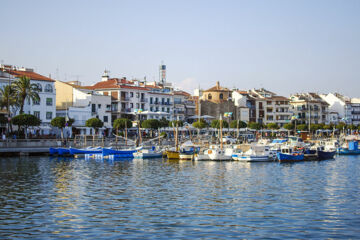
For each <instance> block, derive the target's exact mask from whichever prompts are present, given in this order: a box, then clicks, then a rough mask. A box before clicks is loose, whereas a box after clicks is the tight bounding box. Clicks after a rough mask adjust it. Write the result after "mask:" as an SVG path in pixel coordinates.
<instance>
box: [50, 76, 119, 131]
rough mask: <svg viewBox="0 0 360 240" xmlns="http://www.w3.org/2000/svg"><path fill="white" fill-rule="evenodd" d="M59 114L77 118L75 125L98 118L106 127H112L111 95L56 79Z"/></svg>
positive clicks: (82, 124) (83, 124) (78, 125)
mask: <svg viewBox="0 0 360 240" xmlns="http://www.w3.org/2000/svg"><path fill="white" fill-rule="evenodd" d="M55 85H56V88H57V93H58V95H57V102H56V105H57V116H65V115H66V114H65V113H67V114H68V117H69V118H73V119H74V120H75V122H74V126H77V127H80V126H85V122H86V120H88V119H90V118H98V119H100V120H101V121H102V122H103V123H104V127H105V128H111V127H112V125H111V97H110V96H104V95H101V94H99V93H98V92H96V91H94V90H92V89H89V88H88V87H82V86H80V85H75V84H73V83H71V82H62V81H56V83H55Z"/></svg>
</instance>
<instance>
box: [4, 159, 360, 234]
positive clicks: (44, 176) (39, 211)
mask: <svg viewBox="0 0 360 240" xmlns="http://www.w3.org/2000/svg"><path fill="white" fill-rule="evenodd" d="M0 184H1V188H0V238H1V239H27V238H31V239H44V238H74V239H100V238H102V239H103V238H105V239H199V238H202V239H239V238H273V239H284V238H297V239H299V238H300V239H314V238H320V239H325V238H340V239H355V238H359V236H360V156H337V157H336V159H335V160H326V161H309V162H299V163H292V164H280V163H278V162H268V163H243V162H235V161H233V162H212V161H204V162H194V161H168V160H163V159H153V160H135V159H134V160H121V161H109V160H95V159H90V160H86V159H81V158H79V159H72V158H71V159H70V158H50V157H46V156H42V157H16V158H3V157H0Z"/></svg>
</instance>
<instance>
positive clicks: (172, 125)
mask: <svg viewBox="0 0 360 240" xmlns="http://www.w3.org/2000/svg"><path fill="white" fill-rule="evenodd" d="M176 123H177V124H178V126H179V127H182V126H184V122H183V121H180V120H174V121H170V122H169V127H176Z"/></svg>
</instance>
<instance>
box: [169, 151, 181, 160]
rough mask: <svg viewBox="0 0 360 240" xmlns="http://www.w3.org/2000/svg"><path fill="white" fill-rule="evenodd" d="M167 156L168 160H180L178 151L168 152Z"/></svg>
mask: <svg viewBox="0 0 360 240" xmlns="http://www.w3.org/2000/svg"><path fill="white" fill-rule="evenodd" d="M166 156H167V158H168V159H179V158H180V153H179V152H178V151H169V150H167V151H166Z"/></svg>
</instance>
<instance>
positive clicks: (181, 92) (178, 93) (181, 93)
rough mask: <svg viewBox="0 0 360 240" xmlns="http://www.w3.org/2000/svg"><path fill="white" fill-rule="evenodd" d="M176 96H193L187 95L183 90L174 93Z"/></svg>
mask: <svg viewBox="0 0 360 240" xmlns="http://www.w3.org/2000/svg"><path fill="white" fill-rule="evenodd" d="M174 95H183V96H186V97H188V96H191V95H190V94H189V93H187V92H185V91H182V90H180V91H174Z"/></svg>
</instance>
